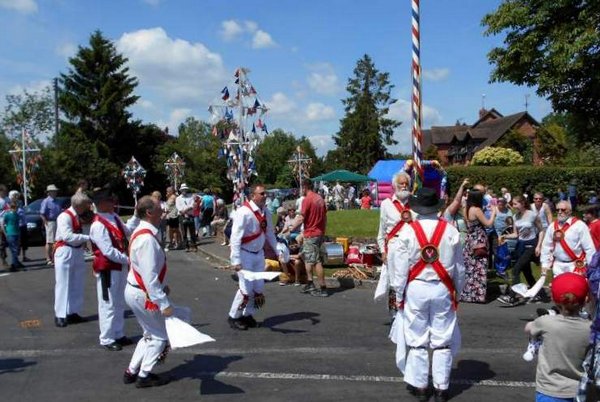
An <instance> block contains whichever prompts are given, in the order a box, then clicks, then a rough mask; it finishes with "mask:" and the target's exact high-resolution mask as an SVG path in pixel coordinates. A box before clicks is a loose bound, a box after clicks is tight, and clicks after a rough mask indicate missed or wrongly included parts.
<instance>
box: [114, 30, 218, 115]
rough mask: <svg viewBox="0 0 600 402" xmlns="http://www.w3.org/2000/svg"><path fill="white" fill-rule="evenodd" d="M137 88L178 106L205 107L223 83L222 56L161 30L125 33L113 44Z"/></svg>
mask: <svg viewBox="0 0 600 402" xmlns="http://www.w3.org/2000/svg"><path fill="white" fill-rule="evenodd" d="M116 46H117V49H118V51H119V52H121V53H122V54H123V55H125V57H127V58H128V59H129V63H128V66H129V68H130V70H131V75H133V76H136V77H137V78H138V80H139V83H140V89H146V90H148V89H149V90H151V91H153V92H154V95H155V97H157V98H159V99H163V100H166V101H167V103H168V104H170V105H172V106H175V107H180V106H182V105H184V106H188V107H189V106H190V105H198V107H199V108H200V109H204V108H205V105H208V103H209V102H210V101H211V100H212V99H213V98H214V97H215V94H217V93H218V88H219V87H220V86H222V85H223V82H226V79H227V78H226V72H225V69H224V67H223V61H222V59H221V56H220V55H219V54H217V53H213V52H211V51H210V50H209V49H208V48H207V47H206V46H204V45H203V44H202V43H191V42H188V41H186V40H182V39H175V38H170V37H169V36H168V35H167V33H166V32H165V31H164V30H163V29H162V28H152V29H142V30H139V31H135V32H128V33H125V34H123V35H122V36H121V38H119V39H118V40H117V42H116Z"/></svg>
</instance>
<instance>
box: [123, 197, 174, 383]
mask: <svg viewBox="0 0 600 402" xmlns="http://www.w3.org/2000/svg"><path fill="white" fill-rule="evenodd" d="M135 211H136V215H137V216H138V217H139V218H140V219H141V222H140V224H139V225H138V227H137V228H136V229H135V231H134V232H133V234H132V235H131V242H130V244H129V259H130V264H131V265H130V268H131V269H130V270H129V274H128V275H127V286H126V287H125V301H126V302H127V305H128V306H129V307H130V308H131V310H132V311H133V313H134V314H135V318H136V319H137V320H138V323H139V324H140V326H141V327H142V330H143V331H144V336H143V337H142V339H140V340H139V342H138V343H137V346H136V347H135V352H133V356H132V357H131V361H130V362H129V367H128V368H127V370H126V371H125V374H124V375H123V382H124V383H125V384H133V383H134V382H135V386H136V387H137V388H146V387H157V386H160V385H164V384H167V383H168V382H169V381H170V379H169V378H167V377H164V376H158V375H156V374H154V373H152V372H151V371H152V369H153V368H154V366H155V365H156V363H158V362H159V361H161V360H162V359H164V357H165V356H166V353H167V351H168V348H169V344H168V339H169V338H168V336H167V329H166V327H165V317H169V316H171V315H173V307H171V303H170V302H169V298H168V297H167V296H168V295H169V287H168V286H166V274H167V259H166V256H165V252H164V251H163V249H162V247H161V246H160V242H159V240H158V238H157V236H158V231H159V227H160V220H161V215H162V209H161V207H160V202H158V201H157V200H155V199H153V198H152V197H150V196H144V197H142V198H140V199H139V201H138V203H137V205H136V206H135Z"/></svg>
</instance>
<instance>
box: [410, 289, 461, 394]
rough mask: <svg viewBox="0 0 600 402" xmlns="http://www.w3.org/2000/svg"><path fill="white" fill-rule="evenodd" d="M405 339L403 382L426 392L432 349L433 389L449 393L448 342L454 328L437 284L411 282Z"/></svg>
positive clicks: (448, 305) (448, 304)
mask: <svg viewBox="0 0 600 402" xmlns="http://www.w3.org/2000/svg"><path fill="white" fill-rule="evenodd" d="M404 317H405V321H404V337H405V340H406V346H407V347H408V354H407V358H406V371H405V372H404V381H405V382H407V383H408V384H410V385H412V386H414V387H418V388H425V387H427V384H428V383H429V381H428V378H429V352H428V350H427V348H431V349H433V362H432V366H431V374H432V377H433V386H434V387H435V388H437V389H440V390H445V389H448V386H449V384H450V370H451V368H452V353H451V350H450V342H451V339H452V333H453V332H454V327H455V326H456V325H458V324H457V321H456V312H455V311H454V310H453V309H452V302H451V300H450V294H449V292H448V288H446V286H445V285H444V284H443V283H442V282H440V281H433V282H424V281H420V280H414V281H412V282H411V283H410V284H409V285H408V288H407V290H406V300H405V304H404Z"/></svg>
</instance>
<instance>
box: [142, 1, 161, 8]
mask: <svg viewBox="0 0 600 402" xmlns="http://www.w3.org/2000/svg"><path fill="white" fill-rule="evenodd" d="M142 1H143V2H144V3H146V4H149V5H151V6H153V7H156V6H158V5H159V4H160V2H161V0H142Z"/></svg>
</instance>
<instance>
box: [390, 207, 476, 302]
mask: <svg viewBox="0 0 600 402" xmlns="http://www.w3.org/2000/svg"><path fill="white" fill-rule="evenodd" d="M417 219H418V220H419V223H420V224H421V226H422V228H423V231H424V232H425V235H426V236H427V238H428V239H431V235H432V234H433V231H434V230H435V228H436V226H437V224H438V219H437V216H436V215H417ZM396 246H397V247H398V253H396V258H394V262H395V267H396V269H395V276H396V278H395V280H393V282H394V283H396V284H397V288H396V294H397V296H398V297H400V299H401V298H402V297H403V295H404V289H405V288H406V285H407V280H408V274H409V272H410V269H411V268H412V267H413V266H414V265H415V264H416V263H417V261H419V260H420V259H421V246H420V245H419V242H418V241H417V236H416V235H415V232H414V229H413V228H412V226H410V225H404V226H403V227H402V229H401V230H400V234H399V236H398V241H397V242H396ZM438 249H439V261H440V262H441V264H442V265H443V266H444V268H446V271H447V272H448V275H449V276H450V278H452V281H453V282H454V287H455V289H456V291H457V293H458V294H460V292H461V291H462V288H463V286H464V283H465V265H464V261H463V253H462V246H461V243H460V235H459V233H458V230H456V228H455V227H454V226H452V225H446V229H445V231H444V234H443V236H442V239H441V241H440V244H439V247H438ZM416 279H419V280H423V281H439V280H440V277H439V276H438V274H437V273H436V272H435V270H434V269H433V267H432V266H431V264H427V265H426V267H425V269H423V271H422V272H421V273H420V274H419V275H418V276H417V278H416Z"/></svg>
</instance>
